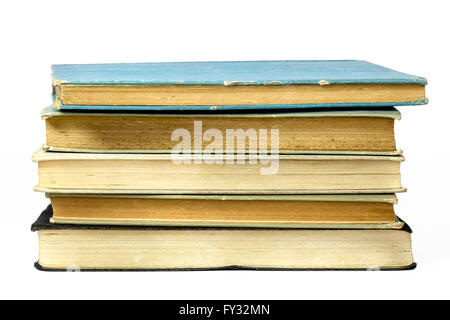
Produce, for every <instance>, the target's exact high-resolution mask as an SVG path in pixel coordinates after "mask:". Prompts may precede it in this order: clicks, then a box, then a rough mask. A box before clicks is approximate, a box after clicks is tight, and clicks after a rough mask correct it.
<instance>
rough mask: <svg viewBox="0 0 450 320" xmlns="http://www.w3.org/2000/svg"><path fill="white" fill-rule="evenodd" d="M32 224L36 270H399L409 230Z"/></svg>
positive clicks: (407, 259) (406, 255)
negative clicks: (36, 239) (36, 240)
mask: <svg viewBox="0 0 450 320" xmlns="http://www.w3.org/2000/svg"><path fill="white" fill-rule="evenodd" d="M51 216H52V208H51V206H49V207H48V208H47V209H46V210H45V211H44V212H43V213H42V214H41V216H40V217H39V218H38V220H37V221H36V222H35V223H34V224H33V226H32V230H33V231H37V232H38V234H39V261H38V262H37V263H36V264H35V266H36V267H37V268H38V269H40V270H48V271H50V270H54V271H58V270H59V271H64V270H66V271H83V270H85V271H102V270H103V271H108V270H109V271H132V270H134V271H144V270H221V269H234V270H236V269H250V270H330V269H332V270H404V269H412V268H414V267H415V263H414V260H413V255H412V250H411V229H409V227H408V226H407V225H406V224H405V225H404V226H403V228H402V229H394V230H388V229H385V230H367V229H364V230H358V229H269V228H192V227H178V228H177V227H149V226H147V227H145V226H141V227H137V226H99V225H71V224H66V225H61V224H52V223H50V218H51Z"/></svg>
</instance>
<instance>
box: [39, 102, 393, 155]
mask: <svg viewBox="0 0 450 320" xmlns="http://www.w3.org/2000/svg"><path fill="white" fill-rule="evenodd" d="M41 117H42V119H44V120H45V125H46V144H45V145H44V149H46V150H50V151H65V152H67V151H69V152H94V153H102V152H104V153H127V152H128V153H170V152H171V150H173V149H174V147H175V146H176V145H177V144H178V141H176V139H174V138H173V133H174V132H176V130H177V129H178V128H184V129H186V130H188V131H189V132H190V133H191V136H190V138H189V142H190V144H191V146H193V147H197V146H199V147H200V148H201V150H195V149H193V150H192V151H193V152H201V151H202V150H203V149H204V148H206V147H207V145H209V144H210V143H211V140H212V139H211V137H208V132H210V131H211V130H215V131H217V130H218V131H219V133H220V135H219V136H220V137H215V139H216V140H217V139H219V138H220V139H221V140H223V141H225V140H226V139H225V138H227V132H229V131H230V130H234V132H235V133H236V137H235V136H233V140H234V139H235V138H236V139H237V138H239V137H238V136H237V133H238V132H241V135H242V138H243V140H244V141H245V144H244V145H243V150H245V151H246V152H249V151H255V150H254V148H258V147H259V145H260V144H258V143H257V142H258V139H259V138H260V136H261V132H260V129H263V130H264V132H266V133H268V139H267V140H266V142H267V145H266V148H267V149H268V150H271V149H272V148H273V147H274V143H276V144H277V148H278V149H279V152H280V153H281V154H302V153H303V154H307V153H310V154H313V153H315V154H317V153H322V154H351V153H353V154H374V155H377V154H378V155H394V154H399V153H400V151H399V150H396V144H395V136H394V121H395V120H399V119H400V117H401V115H400V112H398V111H397V110H396V109H394V108H383V109H380V108H370V109H369V108H359V109H357V108H355V109H352V110H347V109H343V108H341V109H325V110H322V111H318V110H315V111H312V110H311V111H303V112H301V111H298V112H265V113H254V112H253V113H248V112H245V113H242V112H234V113H205V112H203V113H197V112H195V113H192V112H184V113H180V112H177V113H167V112H166V113H154V112H139V113H137V112H131V111H128V112H120V113H118V112H106V111H105V112H98V111H91V112H82V113H80V112H70V111H59V110H55V109H53V108H51V107H49V108H46V109H44V110H43V111H42V113H41ZM255 128H256V129H255ZM272 130H277V132H278V139H277V140H276V141H275V142H273V141H272V140H271V139H270V133H271V132H272ZM197 132H199V133H200V135H199V136H200V139H201V141H200V142H199V143H197V142H196V140H195V137H194V133H197ZM251 133H253V136H252V135H250V134H251ZM246 134H248V136H246ZM252 142H255V143H252ZM237 148H238V144H237V143H236V144H233V150H232V151H237ZM252 148H253V150H252Z"/></svg>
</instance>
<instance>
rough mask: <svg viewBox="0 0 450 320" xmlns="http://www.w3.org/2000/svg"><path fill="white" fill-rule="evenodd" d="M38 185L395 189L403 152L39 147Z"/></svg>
mask: <svg viewBox="0 0 450 320" xmlns="http://www.w3.org/2000/svg"><path fill="white" fill-rule="evenodd" d="M33 160H34V161H36V162H38V173H39V184H38V186H37V187H36V190H38V191H44V192H50V193H98V194H104V193H110V194H124V193H128V194H318V193H319V194H326V193H332V194H340V193H345V194H348V193H354V194H355V193H356V194H358V193H395V192H402V191H404V190H405V189H404V188H403V187H402V185H401V181H400V163H401V162H402V161H403V160H404V158H403V157H402V156H356V155H265V156H261V157H260V156H249V155H242V156H240V155H230V156H229V157H227V156H226V155H209V156H204V155H195V154H181V155H173V154H171V155H164V154H105V153H61V152H49V151H42V150H39V151H38V152H36V153H35V154H34V155H33Z"/></svg>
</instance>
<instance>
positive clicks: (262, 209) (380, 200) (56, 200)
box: [47, 193, 403, 229]
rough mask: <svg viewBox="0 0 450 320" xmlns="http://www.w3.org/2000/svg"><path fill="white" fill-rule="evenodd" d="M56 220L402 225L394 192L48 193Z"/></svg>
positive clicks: (199, 224) (197, 224) (274, 225)
mask: <svg viewBox="0 0 450 320" xmlns="http://www.w3.org/2000/svg"><path fill="white" fill-rule="evenodd" d="M47 197H49V198H50V200H51V204H52V207H53V217H52V218H51V219H50V221H51V222H52V223H58V224H95V225H149V226H194V227H267V228H270V227H272V228H298V227H301V228H320V227H323V228H359V229H363V228H367V229H383V228H384V229H394V228H397V229H401V228H402V227H403V222H401V221H398V220H397V218H396V216H395V213H394V204H396V203H397V198H396V196H395V195H394V194H380V195H288V196H286V195H263V196H261V195H253V196H248V195H242V196H238V195H222V196H217V195H104V194H103V195H102V194H100V195H93V194H58V193H57V194H47Z"/></svg>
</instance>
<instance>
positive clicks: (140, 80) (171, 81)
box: [52, 60, 427, 111]
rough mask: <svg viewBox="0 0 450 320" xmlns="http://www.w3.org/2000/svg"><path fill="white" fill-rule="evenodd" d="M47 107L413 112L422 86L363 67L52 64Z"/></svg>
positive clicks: (351, 63) (348, 63) (354, 63)
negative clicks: (402, 108)
mask: <svg viewBox="0 0 450 320" xmlns="http://www.w3.org/2000/svg"><path fill="white" fill-rule="evenodd" d="M52 76H53V84H54V92H55V103H54V107H55V108H57V109H74V110H204V111H214V110H239V109H241V110H242V109H244V110H249V109H250V110H251V109H259V110H261V109H298V108H311V107H320V108H328V107H361V106H393V105H414V104H424V103H426V102H427V100H426V97H425V89H424V87H425V85H426V83H427V81H426V79H425V78H423V77H418V76H414V75H410V74H406V73H402V72H397V71H394V70H392V69H388V68H385V67H382V66H379V65H376V64H373V63H370V62H367V61H358V60H340V61H332V60H327V61H326V60H323V61H302V60H291V61H221V62H175V63H126V64H85V65H69V64H67V65H54V66H53V67H52Z"/></svg>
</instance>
